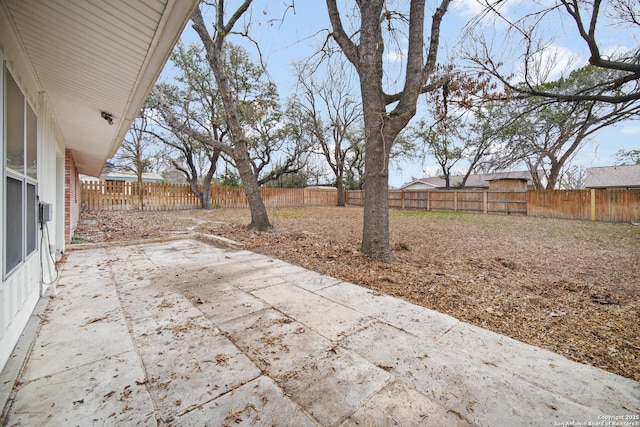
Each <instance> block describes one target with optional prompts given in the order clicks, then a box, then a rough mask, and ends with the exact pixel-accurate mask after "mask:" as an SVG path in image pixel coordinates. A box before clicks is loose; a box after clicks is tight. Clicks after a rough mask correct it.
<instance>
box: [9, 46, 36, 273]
mask: <svg viewBox="0 0 640 427" xmlns="http://www.w3.org/2000/svg"><path fill="white" fill-rule="evenodd" d="M8 78H11V79H12V80H13V83H14V84H15V85H16V87H17V88H18V90H20V92H21V94H22V97H23V112H22V130H23V131H22V148H23V156H22V157H23V159H22V161H23V165H22V171H16V170H15V169H13V168H9V167H8V166H7V128H8V126H7V102H6V101H7V99H6V96H7V90H6V87H7V81H8ZM31 117H32V118H33V120H35V122H34V123H31ZM38 121H39V118H38V114H37V112H36V109H35V108H34V106H33V105H32V103H31V102H30V101H29V99H28V98H27V96H26V95H25V91H24V90H23V87H22V86H21V85H20V82H19V80H18V79H16V78H15V73H14V72H13V71H12V70H11V67H10V65H9V64H8V63H7V62H6V61H5V60H4V56H3V54H2V52H1V51H0V138H1V140H2V150H1V153H0V161H1V162H2V168H1V170H2V183H1V184H0V186H1V187H2V196H1V197H2V212H1V215H0V216H1V217H2V225H1V230H0V239H2V240H1V241H2V254H1V256H2V261H3V262H2V272H1V273H2V278H3V281H5V280H6V279H7V278H8V277H9V276H11V275H12V274H14V273H15V272H16V271H17V270H18V269H20V267H21V266H23V265H24V264H25V262H27V261H28V260H29V259H30V258H31V257H32V256H35V254H36V253H38V252H39V249H40V248H39V241H38V240H39V236H40V233H39V231H38V200H39V199H38V191H39V188H38V166H37V164H38V139H39V137H38ZM33 133H35V135H32V134H33ZM32 137H33V140H31V138H32ZM31 143H32V144H34V146H33V147H31V146H30V144H31ZM29 148H31V149H35V159H32V160H35V165H32V168H31V172H30V169H29V168H28V165H27V161H28V160H29V154H28V153H29ZM33 167H35V170H34V169H33ZM34 173H35V176H34ZM8 179H13V180H16V181H19V182H20V187H21V206H20V209H21V212H20V213H21V222H20V227H21V230H20V233H19V234H20V238H21V241H20V257H19V261H18V262H17V263H15V265H12V266H11V267H10V268H9V264H8V263H7V257H8V253H9V245H10V244H11V242H8V241H7V239H8V237H9V236H8V233H7V221H8V216H9V215H8V209H9V208H10V207H9V206H7V203H6V201H7V197H8V194H7V180H8ZM29 195H31V196H32V198H34V200H31V198H29ZM16 259H17V257H16ZM12 264H13V262H12Z"/></svg>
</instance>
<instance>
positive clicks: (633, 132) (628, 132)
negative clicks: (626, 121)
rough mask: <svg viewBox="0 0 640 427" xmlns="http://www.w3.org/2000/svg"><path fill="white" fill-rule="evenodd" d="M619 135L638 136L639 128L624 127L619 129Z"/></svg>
mask: <svg viewBox="0 0 640 427" xmlns="http://www.w3.org/2000/svg"><path fill="white" fill-rule="evenodd" d="M620 133H623V134H625V135H638V134H640V126H625V127H623V128H621V129H620Z"/></svg>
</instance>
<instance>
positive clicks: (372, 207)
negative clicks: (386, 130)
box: [360, 128, 395, 262]
mask: <svg viewBox="0 0 640 427" xmlns="http://www.w3.org/2000/svg"><path fill="white" fill-rule="evenodd" d="M367 131H368V132H373V134H372V135H369V136H368V137H367V142H366V145H367V146H368V147H367V148H366V150H367V156H366V157H365V171H366V175H365V176H366V180H365V188H364V226H363V230H362V245H361V247H360V250H361V251H362V252H364V253H365V254H367V255H369V256H370V257H371V258H372V259H375V260H379V261H385V262H392V261H393V260H394V259H395V257H394V255H393V252H392V251H391V246H390V244H389V208H388V206H389V204H388V199H389V168H388V165H389V162H388V154H387V152H386V147H385V144H384V136H383V135H382V134H381V132H380V128H377V129H373V130H370V129H367Z"/></svg>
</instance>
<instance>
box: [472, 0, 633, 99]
mask: <svg viewBox="0 0 640 427" xmlns="http://www.w3.org/2000/svg"><path fill="white" fill-rule="evenodd" d="M478 1H479V3H481V4H483V5H484V6H485V7H486V9H485V12H484V13H483V14H481V15H480V16H479V17H478V19H477V20H476V25H477V26H476V28H480V32H481V33H484V32H485V31H486V28H481V27H482V26H481V25H479V24H480V23H481V22H483V19H487V18H489V17H491V18H494V19H498V20H502V21H504V22H506V24H507V25H508V26H509V28H510V34H511V35H515V37H516V40H512V41H511V45H512V46H523V50H522V51H521V52H520V53H519V54H516V56H518V57H519V63H520V64H521V65H522V67H523V68H522V72H521V73H514V72H513V71H511V70H508V69H505V66H504V63H505V60H507V59H509V60H511V61H510V62H512V61H513V55H514V52H509V55H511V56H512V57H511V58H505V57H504V56H503V55H500V54H499V53H498V52H496V49H492V45H493V42H492V40H487V38H486V37H485V36H484V35H483V34H474V35H473V36H472V38H473V40H474V41H475V43H474V44H468V45H469V46H474V47H473V48H472V49H469V51H468V52H467V57H468V59H470V60H471V61H472V62H474V63H475V64H476V66H478V67H479V68H480V69H482V70H484V71H485V72H488V73H489V74H491V75H492V76H494V77H496V78H497V79H498V80H500V81H501V82H502V83H503V84H504V85H505V87H506V88H508V89H509V90H510V91H511V92H513V93H516V94H520V95H524V96H538V97H544V98H547V99H550V100H554V101H600V102H610V103H626V102H629V101H638V100H640V49H638V48H637V47H636V48H633V49H632V50H630V51H627V52H619V53H616V54H614V55H613V56H607V55H605V54H603V52H602V50H603V49H602V45H601V41H600V39H599V38H598V30H599V29H601V28H602V27H604V26H605V25H607V24H615V25H619V26H621V27H623V28H624V29H625V30H624V31H630V32H631V33H632V34H636V36H637V35H640V32H639V30H640V23H639V19H638V17H639V16H640V6H639V4H640V3H638V2H637V0H608V1H604V2H603V1H602V0H592V1H583V0H557V1H555V2H553V4H552V5H550V6H547V4H548V3H545V2H535V3H534V2H530V3H529V5H530V6H531V5H539V6H540V7H539V9H538V10H537V11H535V12H533V13H527V14H525V15H524V16H522V17H521V18H519V19H510V18H508V17H507V16H505V14H503V13H502V12H501V11H500V8H501V6H502V5H503V4H504V3H506V1H505V0H478ZM558 14H559V15H560V19H561V20H562V21H563V22H567V26H568V28H571V26H573V28H574V30H573V34H574V35H575V36H577V37H578V38H580V39H581V40H582V41H583V43H584V46H585V47H586V50H587V52H588V55H589V64H591V65H593V66H594V67H598V68H600V69H601V70H603V71H606V76H607V77H606V79H604V80H598V81H592V82H589V81H584V82H583V84H582V85H581V86H578V87H572V88H565V89H571V90H558V88H557V87H556V88H554V89H555V90H554V89H551V88H548V87H545V86H544V83H545V81H546V80H547V78H548V77H549V73H550V71H551V70H552V69H553V68H557V66H558V65H559V62H558V60H559V59H560V57H559V55H549V53H550V46H549V45H550V43H549V41H548V40H544V39H543V38H542V37H541V36H539V33H540V32H542V30H543V29H547V28H549V24H548V21H547V19H550V18H554V17H557V16H558ZM605 21H608V22H605ZM497 37H500V38H504V37H505V33H504V31H502V32H501V33H500V34H498V35H497ZM636 40H637V39H636ZM545 54H546V55H545ZM543 58H547V60H546V61H547V62H546V63H545V61H544V60H543ZM517 63H518V62H516V64H517ZM605 89H606V90H605Z"/></svg>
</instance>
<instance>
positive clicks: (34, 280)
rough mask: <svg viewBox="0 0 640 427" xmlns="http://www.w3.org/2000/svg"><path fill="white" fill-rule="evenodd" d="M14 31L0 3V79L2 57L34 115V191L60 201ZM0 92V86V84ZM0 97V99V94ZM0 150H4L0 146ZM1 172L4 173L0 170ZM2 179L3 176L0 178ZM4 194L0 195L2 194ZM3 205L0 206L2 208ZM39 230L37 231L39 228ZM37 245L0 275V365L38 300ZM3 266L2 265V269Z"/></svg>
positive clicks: (44, 116)
mask: <svg viewBox="0 0 640 427" xmlns="http://www.w3.org/2000/svg"><path fill="white" fill-rule="evenodd" d="M16 40H17V38H16V37H15V34H13V33H12V31H11V26H10V25H8V20H7V18H6V16H5V15H4V8H3V7H2V6H1V5H0V81H2V78H3V76H2V74H3V67H2V66H1V64H2V60H5V61H6V62H7V64H8V67H9V68H10V69H11V70H12V73H13V75H14V77H15V78H16V80H17V81H18V83H19V85H20V88H21V89H22V91H23V92H24V94H25V96H26V97H27V99H28V100H29V102H30V103H31V105H32V106H33V108H34V111H35V113H36V116H37V117H38V160H37V161H38V195H39V197H40V199H41V200H43V201H46V202H49V203H54V204H56V203H63V200H61V201H57V200H56V157H55V156H56V149H57V144H56V137H55V135H56V132H55V129H54V128H53V125H52V123H53V122H54V121H53V119H52V116H51V114H52V113H51V110H50V108H49V106H48V103H47V101H46V99H45V96H44V94H39V88H38V86H37V84H36V79H35V76H34V75H33V73H32V68H31V66H30V64H29V63H28V59H27V58H26V57H25V56H24V55H23V53H22V50H21V49H20V45H19V43H18V42H17V41H16ZM0 86H1V85H0ZM0 95H2V89H1V88H0ZM0 99H2V98H1V97H0ZM2 104H3V103H2V102H0V135H3V134H4V129H2V126H3V122H4V111H2ZM0 152H2V153H3V152H4V150H0ZM2 153H0V165H1V166H2V168H4V165H5V159H4V157H3V154H2ZM0 175H2V176H3V175H4V174H0ZM2 181H4V178H3V179H2ZM3 197H4V196H3ZM3 204H4V199H1V201H0V207H2V205H3ZM2 211H3V209H0V212H2ZM55 221H61V222H62V223H64V218H58V217H56V218H55ZM1 223H2V226H0V249H1V250H0V253H4V250H5V248H4V244H5V242H4V236H3V234H2V233H3V229H4V220H2V222H1ZM55 228H56V227H55V223H50V224H49V229H50V232H51V233H52V240H53V241H55V240H54V239H55ZM39 233H40V232H39ZM39 245H40V234H38V246H39ZM41 254H42V252H41V250H40V248H39V249H38V250H37V251H36V252H34V253H33V254H31V255H30V256H29V257H27V259H26V260H25V262H24V263H22V265H20V266H19V267H18V268H17V269H16V270H15V271H13V272H12V273H11V274H10V275H9V276H8V277H6V278H5V277H4V275H2V276H0V279H2V283H0V369H1V368H2V367H3V366H4V365H5V363H6V361H7V359H8V358H9V356H10V355H11V352H12V350H13V347H14V346H15V344H16V342H17V341H18V338H19V337H20V335H21V333H22V331H23V329H24V326H25V325H26V323H27V321H28V319H29V316H31V313H32V312H33V309H34V307H35V305H36V303H37V302H38V299H39V297H40V292H41V287H40V286H41V280H40V279H41V268H40V258H41ZM2 270H4V269H2Z"/></svg>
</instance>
